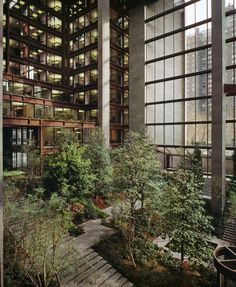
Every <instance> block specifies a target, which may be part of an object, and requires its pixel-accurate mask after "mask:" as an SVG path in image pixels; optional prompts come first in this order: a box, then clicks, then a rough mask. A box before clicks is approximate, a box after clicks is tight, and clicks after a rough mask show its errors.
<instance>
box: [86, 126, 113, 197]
mask: <svg viewBox="0 0 236 287" xmlns="http://www.w3.org/2000/svg"><path fill="white" fill-rule="evenodd" d="M85 156H86V158H88V159H89V160H90V162H91V170H92V172H93V174H94V175H95V194H96V195H106V194H107V192H108V191H109V188H110V186H111V183H112V165H111V159H110V151H109V148H108V147H107V146H106V142H105V137H104V134H103V132H102V130H101V128H96V129H94V130H91V132H90V134H89V137H88V142H87V145H86V151H85Z"/></svg>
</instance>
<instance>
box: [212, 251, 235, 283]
mask: <svg viewBox="0 0 236 287" xmlns="http://www.w3.org/2000/svg"><path fill="white" fill-rule="evenodd" d="M213 256H214V265H215V267H216V269H217V271H218V272H220V273H221V274H223V275H224V276H226V277H227V278H229V279H230V280H232V281H234V282H236V247H220V248H217V249H216V250H215V251H214V253H213ZM229 265H231V266H230V267H229Z"/></svg>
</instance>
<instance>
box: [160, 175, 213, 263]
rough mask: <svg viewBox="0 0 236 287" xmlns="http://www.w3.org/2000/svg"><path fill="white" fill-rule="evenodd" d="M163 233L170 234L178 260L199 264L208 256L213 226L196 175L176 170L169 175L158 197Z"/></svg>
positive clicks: (207, 258)
mask: <svg viewBox="0 0 236 287" xmlns="http://www.w3.org/2000/svg"><path fill="white" fill-rule="evenodd" d="M161 203H162V205H161V213H160V214H161V221H160V222H161V224H162V230H163V234H165V235H168V236H169V237H170V238H171V243H170V248H174V250H176V251H177V252H180V253H181V261H182V262H183V260H184V257H185V256H188V259H189V261H190V262H194V263H198V264H201V263H203V262H207V261H208V260H209V259H210V258H211V252H212V251H211V248H210V247H209V244H208V240H209V239H210V235H211V232H212V230H213V227H212V225H211V217H209V216H207V215H206V212H205V210H204V201H203V199H202V194H201V192H199V185H198V181H197V180H196V177H195V176H194V175H193V174H192V173H190V172H188V171H183V170H179V171H178V172H176V173H174V174H173V175H172V179H171V180H170V181H169V184H168V186H167V187H166V189H165V190H164V192H163V195H162V200H161Z"/></svg>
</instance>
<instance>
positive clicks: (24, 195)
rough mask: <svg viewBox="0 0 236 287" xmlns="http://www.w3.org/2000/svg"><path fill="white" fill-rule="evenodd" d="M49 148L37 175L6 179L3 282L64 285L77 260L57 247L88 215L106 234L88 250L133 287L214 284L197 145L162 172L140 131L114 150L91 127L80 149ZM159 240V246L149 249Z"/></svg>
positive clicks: (64, 144) (63, 142) (63, 138)
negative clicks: (50, 151)
mask: <svg viewBox="0 0 236 287" xmlns="http://www.w3.org/2000/svg"><path fill="white" fill-rule="evenodd" d="M57 146H58V150H57V151H56V152H55V153H54V154H52V155H48V156H47V157H46V158H45V159H44V163H43V166H44V167H43V174H42V176H41V177H39V176H37V177H34V176H32V173H30V176H27V174H24V173H21V172H18V173H17V172H13V173H12V174H11V172H6V173H5V176H6V180H5V204H4V208H5V222H4V229H5V254H6V255H5V258H6V260H5V274H6V275H5V285H6V286H37V287H46V286H49V287H52V286H63V285H61V274H63V272H64V271H65V270H68V269H70V268H71V265H73V262H75V260H79V256H80V254H77V252H76V251H75V249H73V247H72V246H67V248H66V250H65V248H63V246H65V245H64V242H65V238H66V236H71V237H79V236H80V235H81V234H83V225H81V224H82V223H84V222H86V221H87V220H91V219H96V218H100V219H102V222H104V224H105V225H107V226H109V227H110V228H112V229H114V233H115V234H113V235H112V236H109V237H106V238H104V239H103V240H101V241H100V242H98V243H97V244H96V245H95V246H94V247H93V248H94V250H95V251H96V252H98V253H99V254H100V255H101V256H102V257H104V259H105V260H107V261H108V262H109V263H110V264H111V265H112V266H113V267H114V268H116V269H117V270H118V271H119V272H120V273H121V274H123V275H124V276H125V277H126V278H128V279H129V281H130V282H132V283H133V284H134V286H136V287H145V286H146V287H154V286H158V287H159V286H168V287H172V286H180V287H192V286H193V287H198V286H199V287H200V286H202V287H205V286H206V287H214V286H216V274H215V271H214V268H213V260H212V252H213V249H214V247H213V246H212V245H211V244H210V241H211V238H212V236H213V235H214V234H215V228H214V222H213V219H212V217H211V216H210V215H209V212H208V211H207V208H206V203H205V201H204V200H203V199H202V192H203V187H204V179H203V171H202V168H201V155H200V154H199V153H200V151H199V150H198V149H197V148H196V149H195V152H194V153H193V154H191V155H189V156H187V157H186V158H184V160H183V161H182V162H181V164H180V167H179V170H178V171H175V172H166V171H164V170H162V169H161V168H160V163H159V161H158V158H157V152H156V150H155V147H153V146H152V144H151V141H150V138H149V136H148V135H147V134H146V133H142V132H141V133H130V134H129V135H128V138H127V140H126V142H125V143H124V145H123V146H121V147H118V148H116V149H113V150H111V149H110V148H108V147H107V146H106V143H105V139H104V135H103V133H102V132H101V130H100V129H96V130H94V131H93V132H91V134H90V136H89V138H88V142H87V144H86V145H84V146H81V145H80V144H79V143H78V141H77V139H76V138H75V137H74V135H73V134H69V133H65V134H61V135H60V137H59V138H58V142H57ZM36 154H37V153H35V152H34V151H33V152H32V155H34V156H36ZM37 162H38V161H36V160H35V163H37ZM32 164H34V162H33V161H32ZM32 170H34V168H33V167H32V168H31V171H32ZM231 197H232V202H233V204H232V206H234V202H235V200H234V199H235V198H234V197H235V195H231ZM108 206H111V207H112V215H111V216H110V217H109V220H107V217H108V214H107V213H106V212H104V208H106V207H108ZM165 238H169V243H168V248H167V246H161V245H160V244H158V242H160V241H161V240H164V239H165ZM65 255H66V256H65Z"/></svg>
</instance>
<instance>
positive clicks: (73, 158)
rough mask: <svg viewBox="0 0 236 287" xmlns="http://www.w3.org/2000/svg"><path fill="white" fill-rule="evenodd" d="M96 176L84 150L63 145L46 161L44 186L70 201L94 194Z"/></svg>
mask: <svg viewBox="0 0 236 287" xmlns="http://www.w3.org/2000/svg"><path fill="white" fill-rule="evenodd" d="M93 181H94V175H93V174H92V173H91V164H90V161H89V160H88V159H85V158H84V148H83V147H79V146H78V145H76V144H74V143H72V144H67V143H66V144H63V145H62V146H61V147H60V148H59V150H58V151H57V152H56V153H54V154H52V155H49V156H48V157H47V158H46V160H45V170H44V186H45V188H46V190H47V191H49V192H50V193H53V192H57V193H58V194H59V195H63V196H64V197H66V198H67V199H68V200H70V199H73V198H78V197H81V196H82V195H85V194H88V193H91V192H93V190H94V185H93Z"/></svg>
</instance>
